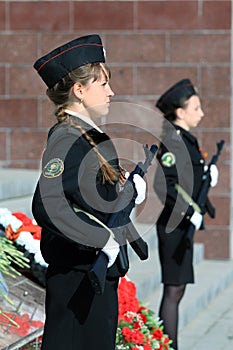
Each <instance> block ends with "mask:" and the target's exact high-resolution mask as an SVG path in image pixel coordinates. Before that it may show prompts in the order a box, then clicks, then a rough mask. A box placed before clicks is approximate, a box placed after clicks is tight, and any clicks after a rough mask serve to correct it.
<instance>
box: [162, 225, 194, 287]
mask: <svg viewBox="0 0 233 350" xmlns="http://www.w3.org/2000/svg"><path fill="white" fill-rule="evenodd" d="M157 234H158V244H159V258H160V264H161V275H162V283H164V284H169V285H182V284H187V283H194V272H193V246H191V248H190V249H187V248H186V247H185V245H184V235H185V230H182V229H180V228H177V229H175V230H173V231H171V232H169V233H167V232H166V228H165V226H164V225H160V224H158V223H157ZM183 249H184V251H185V253H184V256H183V259H179V254H180V253H179V252H180V251H182V255H183Z"/></svg>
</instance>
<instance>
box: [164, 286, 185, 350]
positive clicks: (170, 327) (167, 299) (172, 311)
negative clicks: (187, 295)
mask: <svg viewBox="0 0 233 350" xmlns="http://www.w3.org/2000/svg"><path fill="white" fill-rule="evenodd" d="M185 287H186V285H185V284H184V285H181V286H174V285H164V289H163V297H162V301H161V304H160V309H159V317H160V319H161V320H163V325H164V332H165V333H166V334H167V335H168V336H169V338H170V339H172V341H173V343H172V347H173V348H174V349H175V350H178V340H177V334H178V318H179V317H178V314H179V312H178V306H179V302H180V301H181V299H182V297H183V295H184V292H185Z"/></svg>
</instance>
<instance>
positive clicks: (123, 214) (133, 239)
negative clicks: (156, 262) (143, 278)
mask: <svg viewBox="0 0 233 350" xmlns="http://www.w3.org/2000/svg"><path fill="white" fill-rule="evenodd" d="M143 149H144V152H145V156H146V159H145V162H144V163H142V162H139V163H138V164H137V165H136V167H135V169H134V170H133V171H132V172H131V173H130V175H129V177H128V179H127V180H126V182H125V184H124V189H123V191H122V192H121V193H120V195H119V199H118V201H117V204H116V208H115V210H114V213H112V214H111V216H110V218H109V221H108V223H107V225H106V226H107V227H109V228H111V229H112V231H113V232H115V233H116V234H115V238H117V237H118V239H117V240H118V241H119V243H120V240H121V235H123V232H124V226H123V225H121V227H119V225H118V223H120V222H121V218H123V221H124V224H125V220H126V221H127V227H128V230H127V234H126V239H127V240H128V241H129V243H130V245H131V247H132V248H133V249H134V251H135V252H136V254H137V255H138V256H139V258H140V259H141V260H145V259H147V258H148V247H147V243H146V242H145V241H144V240H143V239H142V237H141V236H140V234H139V233H138V232H137V230H136V228H135V226H134V225H133V223H132V222H131V220H130V218H129V216H130V213H131V211H132V209H133V208H134V207H135V199H136V197H137V191H136V189H135V185H134V182H133V176H134V175H135V174H139V175H140V176H141V177H143V176H144V175H145V174H146V172H147V170H148V168H149V166H150V165H151V162H152V160H153V158H154V156H155V153H156V151H157V149H158V147H157V146H156V145H152V146H151V148H150V150H149V148H148V145H143ZM132 185H133V189H134V193H133V197H132V199H131V201H130V202H129V203H128V204H127V206H126V207H125V206H124V204H125V203H127V201H128V200H129V198H130V197H129V196H132ZM122 208H124V209H123V210H122ZM116 236H117V237H116ZM125 249H126V247H125V246H122V245H121V244H120V252H119V254H118V257H117V259H118V263H119V265H120V268H121V272H122V273H126V272H127V270H128V257H127V253H126V250H125ZM107 265H108V257H107V255H106V254H105V253H104V252H102V251H100V252H99V254H98V255H97V258H96V261H95V263H94V265H93V266H92V268H91V270H89V271H88V273H87V275H88V278H89V280H90V282H91V285H92V288H93V290H94V292H95V293H96V294H98V295H101V294H103V291H104V286H105V280H106V273H107Z"/></svg>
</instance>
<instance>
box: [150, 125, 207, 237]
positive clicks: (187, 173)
mask: <svg viewBox="0 0 233 350" xmlns="http://www.w3.org/2000/svg"><path fill="white" fill-rule="evenodd" d="M157 159H158V161H159V164H158V167H157V170H156V175H155V179H154V189H155V192H156V193H157V195H158V197H159V198H160V200H161V202H162V203H163V204H164V209H163V211H162V213H161V215H160V218H159V221H158V223H159V224H161V225H164V226H167V227H169V230H170V231H172V230H174V229H175V228H176V227H180V228H184V229H185V227H186V226H187V225H189V223H190V221H189V219H190V217H191V216H192V215H193V213H194V208H195V204H194V203H195V202H196V200H197V197H198V194H199V192H200V188H201V184H202V178H203V175H204V165H205V161H204V159H203V156H202V154H201V152H200V150H199V145H198V141H197V139H196V138H195V137H194V136H193V135H192V134H190V133H189V132H188V131H186V130H184V129H182V128H181V127H179V126H176V125H173V126H172V125H171V126H170V127H169V129H168V130H167V132H166V134H165V136H164V138H163V142H162V143H161V145H160V148H159V150H158V152H157ZM177 185H178V186H177ZM184 193H185V194H184Z"/></svg>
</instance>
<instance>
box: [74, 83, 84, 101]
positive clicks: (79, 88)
mask: <svg viewBox="0 0 233 350" xmlns="http://www.w3.org/2000/svg"><path fill="white" fill-rule="evenodd" d="M72 91H73V94H74V96H75V97H77V98H78V99H79V100H80V101H82V99H83V91H84V90H83V85H82V84H81V83H74V85H73V87H72Z"/></svg>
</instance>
